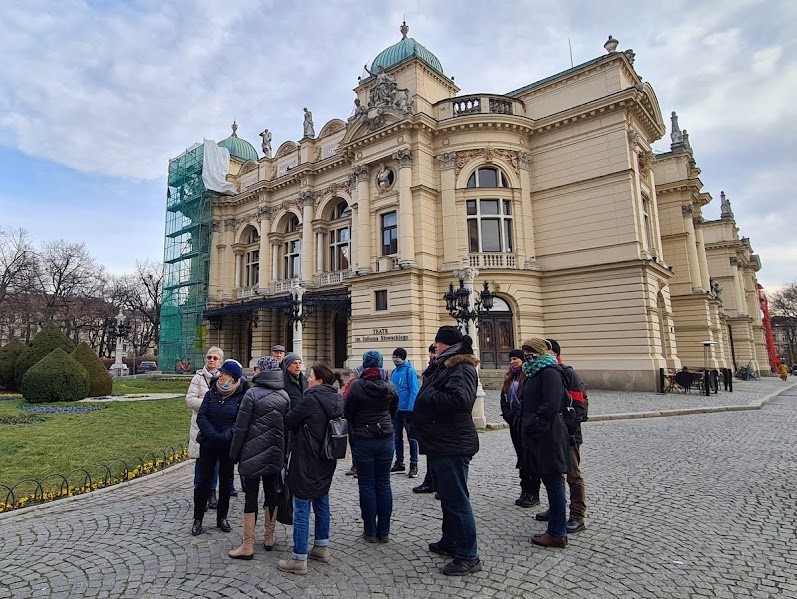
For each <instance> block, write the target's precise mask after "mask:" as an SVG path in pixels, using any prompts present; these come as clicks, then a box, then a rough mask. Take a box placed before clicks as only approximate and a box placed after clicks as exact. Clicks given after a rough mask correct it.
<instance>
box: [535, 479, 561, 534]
mask: <svg viewBox="0 0 797 599" xmlns="http://www.w3.org/2000/svg"><path fill="white" fill-rule="evenodd" d="M541 478H542V484H544V485H545V490H546V491H547V492H548V508H549V509H550V517H549V518H548V534H549V535H551V536H552V537H559V538H561V537H564V536H566V535H567V529H566V528H565V510H566V508H567V500H566V498H565V483H564V480H563V479H562V475H561V474H552V475H546V476H543V477H541Z"/></svg>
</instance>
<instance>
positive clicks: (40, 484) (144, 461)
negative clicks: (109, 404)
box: [0, 408, 188, 513]
mask: <svg viewBox="0 0 797 599" xmlns="http://www.w3.org/2000/svg"><path fill="white" fill-rule="evenodd" d="M95 409H96V408H95ZM187 457H188V448H187V447H183V445H182V443H181V444H179V447H178V448H174V447H170V448H169V449H168V450H166V451H164V450H159V451H157V452H154V453H153V452H150V453H148V454H147V455H145V456H144V457H143V458H141V457H135V458H131V459H130V460H127V461H125V460H115V461H114V462H112V463H111V464H110V465H106V464H94V466H92V467H91V468H89V469H87V470H86V469H82V468H80V469H77V470H73V471H72V472H69V473H67V474H66V475H61V474H50V475H49V476H46V477H44V478H43V479H42V480H41V481H39V480H36V479H32V478H31V479H26V480H23V481H20V482H18V483H17V484H16V485H14V486H13V487H7V486H6V485H2V484H0V497H2V494H3V493H5V498H4V499H2V500H0V513H2V512H7V511H10V510H14V509H19V508H23V507H28V506H31V505H37V504H41V503H46V502H48V501H54V500H56V499H61V498H63V497H73V496H75V495H83V494H85V493H90V492H92V491H96V490H97V489H103V488H105V487H110V486H112V485H116V484H119V483H121V482H125V481H128V480H133V479H136V478H140V477H142V476H146V475H147V474H152V473H154V472H158V471H159V470H163V469H164V468H168V467H169V466H172V465H174V464H177V463H179V462H182V461H183V460H185V459H186V458H187ZM128 462H129V463H128ZM119 466H122V468H121V469H120V468H119ZM131 466H132V467H131ZM92 473H94V474H95V476H94V477H92ZM97 473H100V476H96V474H97Z"/></svg>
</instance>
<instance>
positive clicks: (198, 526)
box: [191, 518, 202, 536]
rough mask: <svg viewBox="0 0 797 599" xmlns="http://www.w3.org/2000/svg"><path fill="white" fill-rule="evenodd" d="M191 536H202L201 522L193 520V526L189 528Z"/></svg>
mask: <svg viewBox="0 0 797 599" xmlns="http://www.w3.org/2000/svg"><path fill="white" fill-rule="evenodd" d="M191 534H192V535H194V536H197V535H201V534H202V520H197V519H196V518H194V525H193V526H192V527H191Z"/></svg>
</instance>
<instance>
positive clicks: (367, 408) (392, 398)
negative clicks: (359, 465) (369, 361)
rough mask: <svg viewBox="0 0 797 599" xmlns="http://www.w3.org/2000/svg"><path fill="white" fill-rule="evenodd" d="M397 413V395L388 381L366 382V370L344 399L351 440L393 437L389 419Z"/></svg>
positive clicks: (394, 388)
mask: <svg viewBox="0 0 797 599" xmlns="http://www.w3.org/2000/svg"><path fill="white" fill-rule="evenodd" d="M397 409H398V392H397V391H396V387H395V385H394V384H393V383H392V382H391V381H385V380H382V379H381V378H379V377H378V376H377V377H376V378H370V377H369V375H368V371H367V370H366V371H365V372H364V373H363V375H362V376H361V378H358V379H357V380H355V381H354V382H353V383H352V385H351V387H350V388H349V394H348V395H347V396H346V407H345V408H344V409H343V414H344V415H345V416H346V420H348V421H349V435H350V436H351V437H352V438H353V439H376V438H384V437H391V436H393V417H394V416H395V415H396V410H397Z"/></svg>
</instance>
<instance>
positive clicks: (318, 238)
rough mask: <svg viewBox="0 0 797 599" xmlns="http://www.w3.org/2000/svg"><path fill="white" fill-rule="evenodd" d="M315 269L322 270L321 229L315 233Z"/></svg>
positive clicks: (322, 247)
mask: <svg viewBox="0 0 797 599" xmlns="http://www.w3.org/2000/svg"><path fill="white" fill-rule="evenodd" d="M315 247H316V253H315V271H316V272H317V273H319V274H320V273H323V272H324V250H325V249H326V248H325V247H324V232H323V231H320V230H319V231H316V233H315Z"/></svg>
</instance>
